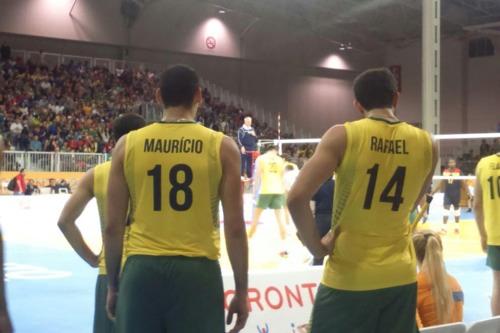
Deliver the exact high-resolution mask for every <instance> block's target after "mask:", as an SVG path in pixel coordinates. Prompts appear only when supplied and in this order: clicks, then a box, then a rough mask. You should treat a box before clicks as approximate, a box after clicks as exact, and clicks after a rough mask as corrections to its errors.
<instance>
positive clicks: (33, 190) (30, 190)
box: [24, 179, 40, 195]
mask: <svg viewBox="0 0 500 333" xmlns="http://www.w3.org/2000/svg"><path fill="white" fill-rule="evenodd" d="M24 194H25V195H33V194H40V188H39V187H38V185H37V184H35V181H34V180H33V179H29V180H28V184H26V191H24Z"/></svg>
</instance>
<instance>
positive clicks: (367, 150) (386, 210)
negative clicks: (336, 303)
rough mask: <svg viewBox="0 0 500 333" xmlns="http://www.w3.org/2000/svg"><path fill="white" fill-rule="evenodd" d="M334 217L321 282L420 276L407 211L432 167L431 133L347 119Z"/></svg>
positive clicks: (346, 285) (404, 280)
mask: <svg viewBox="0 0 500 333" xmlns="http://www.w3.org/2000/svg"><path fill="white" fill-rule="evenodd" d="M345 129H346V134H347V145H346V150H345V153H344V157H343V159H342V161H341V163H340V166H339V168H338V170H337V171H336V183H335V198H334V211H333V216H332V224H333V225H334V226H335V225H338V226H339V227H340V234H339V236H338V238H337V241H336V244H335V248H334V251H333V254H332V255H331V256H330V257H329V259H328V262H327V264H326V269H325V273H324V275H323V283H324V284H325V285H326V286H328V287H331V288H335V289H341V290H352V291H364V290H375V289H383V288H389V287H396V286H402V285H406V284H411V283H415V282H416V281H417V279H416V260H415V251H414V249H413V244H412V241H411V233H410V225H409V221H408V217H409V214H410V211H411V209H412V208H413V205H414V204H415V202H416V200H417V197H418V195H419V193H420V191H421V189H422V187H423V186H424V182H425V179H426V178H427V176H428V175H429V173H430V172H431V168H432V140H431V136H430V134H429V133H427V132H425V131H423V130H421V129H418V128H416V127H413V126H411V125H408V124H406V123H402V122H397V123H388V122H386V121H385V120H382V119H374V118H367V119H363V120H359V121H355V122H351V123H346V124H345Z"/></svg>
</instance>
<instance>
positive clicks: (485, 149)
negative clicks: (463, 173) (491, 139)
mask: <svg viewBox="0 0 500 333" xmlns="http://www.w3.org/2000/svg"><path fill="white" fill-rule="evenodd" d="M489 154H490V145H489V144H488V142H486V140H484V139H483V140H481V146H479V155H480V156H481V157H485V156H488V155H489Z"/></svg>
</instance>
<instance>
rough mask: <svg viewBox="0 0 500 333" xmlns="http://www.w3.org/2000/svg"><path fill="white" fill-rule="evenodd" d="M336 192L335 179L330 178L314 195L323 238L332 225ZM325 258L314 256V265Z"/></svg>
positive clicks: (318, 226) (316, 220)
mask: <svg viewBox="0 0 500 333" xmlns="http://www.w3.org/2000/svg"><path fill="white" fill-rule="evenodd" d="M334 192H335V180H334V179H333V178H330V179H328V180H327V181H326V182H324V183H323V185H321V187H320V188H319V190H318V192H316V194H315V195H314V196H313V198H312V202H313V204H314V220H315V222H316V228H317V229H318V231H319V235H320V236H321V238H323V237H324V236H325V235H326V234H327V233H328V232H329V231H330V229H331V226H332V211H333V193H334ZM323 259H324V258H314V259H313V266H321V265H323Z"/></svg>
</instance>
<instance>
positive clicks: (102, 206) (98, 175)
mask: <svg viewBox="0 0 500 333" xmlns="http://www.w3.org/2000/svg"><path fill="white" fill-rule="evenodd" d="M110 170H111V162H105V163H102V164H99V165H97V166H96V167H95V168H94V197H95V199H96V201H97V210H98V211H99V221H100V223H101V232H102V230H104V222H105V218H106V214H107V208H106V207H107V203H106V198H107V196H106V192H107V191H108V181H109V171H110ZM99 275H106V263H105V260H104V247H103V248H102V249H101V252H100V253H99Z"/></svg>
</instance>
